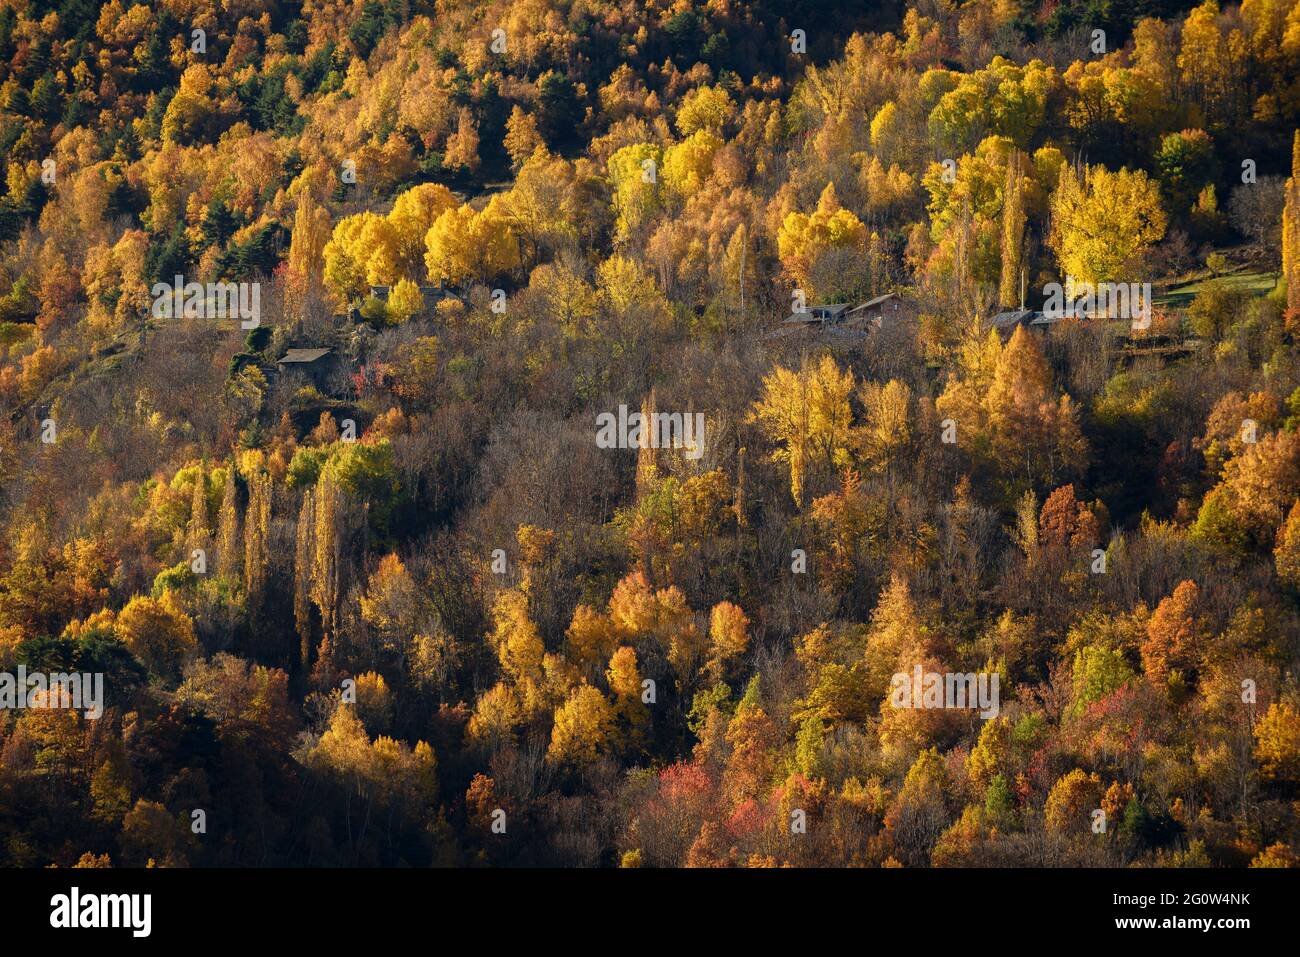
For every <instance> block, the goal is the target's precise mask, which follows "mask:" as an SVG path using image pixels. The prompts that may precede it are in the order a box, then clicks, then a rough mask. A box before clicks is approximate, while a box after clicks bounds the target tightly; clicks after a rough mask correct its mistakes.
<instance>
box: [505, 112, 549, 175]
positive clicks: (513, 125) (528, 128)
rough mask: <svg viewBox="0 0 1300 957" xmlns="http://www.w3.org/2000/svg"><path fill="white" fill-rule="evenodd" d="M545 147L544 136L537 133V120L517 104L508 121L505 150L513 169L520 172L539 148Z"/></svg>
mask: <svg viewBox="0 0 1300 957" xmlns="http://www.w3.org/2000/svg"><path fill="white" fill-rule="evenodd" d="M544 145H545V144H543V142H542V135H541V134H540V133H539V132H537V120H536V119H534V118H533V115H532V114H531V113H525V112H524V111H523V109H522V108H521V107H520V106H519V105H518V104H516V105H515V107H514V109H512V110H511V111H510V118H509V119H508V120H506V137H505V148H506V152H507V153H509V154H510V165H511V167H512V168H513V169H516V170H518V169H519V168H520V167H522V166H523V165H524V163H526V162H528V158H529V157H530V156H532V155H533V153H535V152H537V148H538V147H539V146H544Z"/></svg>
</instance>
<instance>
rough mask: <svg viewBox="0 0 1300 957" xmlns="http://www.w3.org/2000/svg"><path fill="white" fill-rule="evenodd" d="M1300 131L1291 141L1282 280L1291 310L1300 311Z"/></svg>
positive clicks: (1283, 212)
mask: <svg viewBox="0 0 1300 957" xmlns="http://www.w3.org/2000/svg"><path fill="white" fill-rule="evenodd" d="M1297 244H1300V130H1297V131H1296V132H1295V135H1294V136H1293V138H1292V140H1291V177H1290V179H1288V180H1287V181H1286V204H1285V206H1283V208H1282V279H1283V281H1284V282H1285V283H1286V304H1287V308H1288V309H1300V246H1298V245H1297Z"/></svg>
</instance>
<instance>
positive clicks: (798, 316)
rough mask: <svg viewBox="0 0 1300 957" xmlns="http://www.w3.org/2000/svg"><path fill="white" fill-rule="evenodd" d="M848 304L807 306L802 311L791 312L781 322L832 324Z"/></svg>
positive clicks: (842, 315)
mask: <svg viewBox="0 0 1300 957" xmlns="http://www.w3.org/2000/svg"><path fill="white" fill-rule="evenodd" d="M848 308H849V304H848V303H846V302H837V303H832V304H829V305H818V306H808V307H807V308H806V309H804V310H803V311H802V312H792V313H790V315H788V316H786V318H785V319H784V320H783V322H784V323H785V324H787V325H792V326H796V325H802V326H807V325H834V324H835V323H837V322H839V321H840V320H841V319H842V318H843V317H844V313H845V312H847V311H848Z"/></svg>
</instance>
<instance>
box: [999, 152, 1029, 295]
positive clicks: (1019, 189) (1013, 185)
mask: <svg viewBox="0 0 1300 957" xmlns="http://www.w3.org/2000/svg"><path fill="white" fill-rule="evenodd" d="M1024 242H1025V199H1024V192H1023V177H1022V174H1021V171H1020V152H1019V151H1018V150H1014V149H1013V150H1012V151H1011V154H1010V156H1008V158H1007V183H1006V187H1005V188H1004V189H1003V193H1002V275H1001V281H1000V282H999V283H998V299H999V300H1000V302H1001V303H1002V305H1004V306H1013V305H1015V304H1017V303H1018V302H1020V288H1021V282H1020V274H1021V271H1022V270H1023V269H1024Z"/></svg>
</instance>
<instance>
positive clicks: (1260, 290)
mask: <svg viewBox="0 0 1300 957" xmlns="http://www.w3.org/2000/svg"><path fill="white" fill-rule="evenodd" d="M1213 282H1222V283H1223V284H1224V285H1225V286H1227V287H1228V288H1229V289H1234V290H1237V291H1240V292H1247V293H1250V294H1251V295H1254V296H1267V295H1268V294H1269V293H1270V292H1272V291H1273V289H1274V287H1275V286H1276V285H1277V274H1276V273H1273V272H1251V271H1244V270H1243V271H1239V272H1230V273H1225V274H1223V275H1222V276H1219V277H1218V278H1217V279H1215V277H1213V276H1210V275H1209V274H1208V273H1207V274H1206V275H1204V276H1202V277H1201V278H1199V279H1194V280H1192V281H1191V282H1187V283H1182V284H1180V285H1177V286H1173V287H1171V288H1169V289H1167V290H1165V292H1164V293H1162V294H1160V295H1157V296H1156V297H1155V304H1156V305H1157V306H1166V307H1169V308H1172V309H1186V308H1187V307H1188V306H1189V305H1190V304H1191V302H1192V300H1193V299H1195V298H1196V297H1197V296H1199V295H1200V294H1201V292H1202V291H1203V290H1204V289H1205V288H1206V286H1207V285H1208V284H1209V283H1213Z"/></svg>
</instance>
